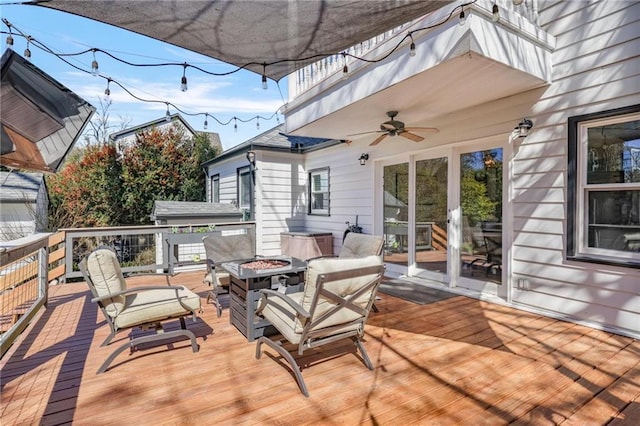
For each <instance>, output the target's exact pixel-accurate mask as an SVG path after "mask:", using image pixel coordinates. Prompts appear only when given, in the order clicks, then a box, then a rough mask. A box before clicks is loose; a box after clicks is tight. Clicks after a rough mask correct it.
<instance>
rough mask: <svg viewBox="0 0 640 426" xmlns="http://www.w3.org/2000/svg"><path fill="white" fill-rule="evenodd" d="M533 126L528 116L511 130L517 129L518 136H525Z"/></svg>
mask: <svg viewBox="0 0 640 426" xmlns="http://www.w3.org/2000/svg"><path fill="white" fill-rule="evenodd" d="M532 127H533V121H531V120H529V119H528V118H523V119H522V121H521V122H520V123H518V125H517V126H516V127H514V128H513V130H517V133H518V137H519V138H526V137H527V136H528V135H529V130H531V128H532Z"/></svg>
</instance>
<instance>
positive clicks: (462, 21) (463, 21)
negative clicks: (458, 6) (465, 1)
mask: <svg viewBox="0 0 640 426" xmlns="http://www.w3.org/2000/svg"><path fill="white" fill-rule="evenodd" d="M466 22H467V17H466V16H465V14H464V9H463V10H462V12H460V22H458V24H459V25H460V26H461V27H463V26H464V24H465V23H466Z"/></svg>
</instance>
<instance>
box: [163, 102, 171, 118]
mask: <svg viewBox="0 0 640 426" xmlns="http://www.w3.org/2000/svg"><path fill="white" fill-rule="evenodd" d="M165 104H167V112H166V113H165V114H164V119H165V120H166V121H171V112H170V111H169V102H165Z"/></svg>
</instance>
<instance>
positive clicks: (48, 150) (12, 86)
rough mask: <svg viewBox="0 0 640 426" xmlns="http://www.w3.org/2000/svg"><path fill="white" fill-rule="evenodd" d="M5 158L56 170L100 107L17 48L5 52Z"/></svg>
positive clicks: (1, 109)
mask: <svg viewBox="0 0 640 426" xmlns="http://www.w3.org/2000/svg"><path fill="white" fill-rule="evenodd" d="M1 96H2V102H1V103H0V130H1V135H0V142H1V143H0V148H1V150H0V164H2V165H4V166H7V167H14V168H18V169H28V170H38V171H43V172H56V171H57V170H58V168H59V167H60V166H61V164H62V162H63V160H64V158H65V156H66V155H67V153H68V152H69V151H70V150H71V148H72V147H73V145H74V144H75V142H76V140H77V139H78V137H79V136H80V134H81V133H82V130H83V129H84V127H85V126H86V124H87V123H88V122H89V120H90V118H91V116H92V115H93V113H94V112H95V108H94V107H93V106H92V105H90V104H89V103H88V102H87V101H85V100H84V99H82V98H80V97H79V96H78V95H76V94H75V93H73V92H72V91H71V90H69V89H67V88H66V87H64V86H63V85H62V84H60V83H58V82H57V81H56V80H54V79H53V78H51V77H50V76H49V75H47V74H45V73H44V72H43V71H42V70H40V69H39V68H38V67H36V66H35V65H33V64H32V63H30V62H29V61H27V60H26V59H24V58H22V57H21V56H20V55H18V54H17V53H15V52H14V51H13V50H10V49H9V50H7V51H6V52H5V53H4V54H3V55H2V85H1Z"/></svg>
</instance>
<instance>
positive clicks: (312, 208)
mask: <svg viewBox="0 0 640 426" xmlns="http://www.w3.org/2000/svg"><path fill="white" fill-rule="evenodd" d="M309 214H317V215H326V216H328V215H329V168H328V167H326V168H323V169H316V170H311V171H310V172H309Z"/></svg>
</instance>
